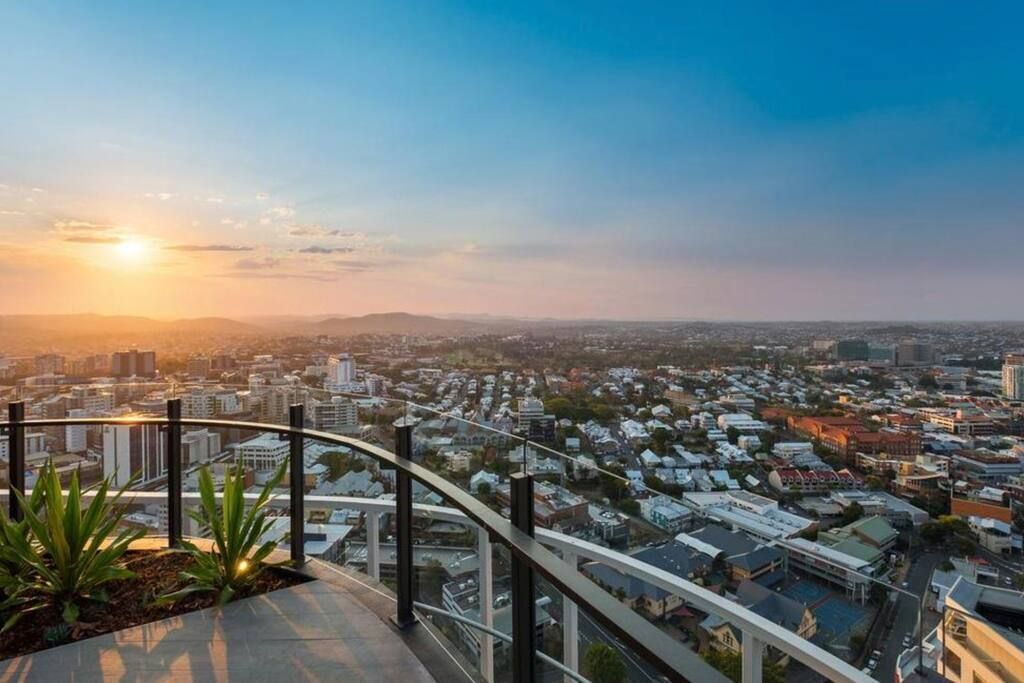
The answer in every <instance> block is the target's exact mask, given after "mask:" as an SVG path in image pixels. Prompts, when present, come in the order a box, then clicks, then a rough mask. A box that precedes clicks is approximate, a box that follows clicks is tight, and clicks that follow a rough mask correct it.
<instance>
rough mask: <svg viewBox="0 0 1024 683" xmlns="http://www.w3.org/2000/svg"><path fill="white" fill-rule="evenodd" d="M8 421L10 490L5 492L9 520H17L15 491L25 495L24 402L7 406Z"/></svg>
mask: <svg viewBox="0 0 1024 683" xmlns="http://www.w3.org/2000/svg"><path fill="white" fill-rule="evenodd" d="M7 410H8V419H9V420H10V423H11V427H10V429H9V430H8V432H7V453H8V458H7V464H8V468H7V477H8V480H9V482H10V488H9V489H8V492H7V497H8V498H9V499H10V500H9V501H8V504H9V510H10V516H11V519H14V520H19V519H21V517H22V514H21V504H20V503H19V502H18V497H17V496H15V495H14V492H15V491H21V492H22V493H25V425H23V424H20V423H22V422H24V421H25V402H24V401H12V402H11V403H10V404H9V405H8V408H7Z"/></svg>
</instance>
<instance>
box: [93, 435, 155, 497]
mask: <svg viewBox="0 0 1024 683" xmlns="http://www.w3.org/2000/svg"><path fill="white" fill-rule="evenodd" d="M166 473H167V439H166V437H165V435H164V434H163V433H162V432H161V431H160V426H159V425H104V426H103V476H104V477H113V485H114V486H118V487H119V486H124V485H125V484H127V483H128V482H129V481H130V480H131V479H132V477H137V479H136V480H135V483H136V484H140V485H141V484H146V483H148V482H151V481H153V480H155V479H159V478H160V477H162V476H164V475H165V474H166Z"/></svg>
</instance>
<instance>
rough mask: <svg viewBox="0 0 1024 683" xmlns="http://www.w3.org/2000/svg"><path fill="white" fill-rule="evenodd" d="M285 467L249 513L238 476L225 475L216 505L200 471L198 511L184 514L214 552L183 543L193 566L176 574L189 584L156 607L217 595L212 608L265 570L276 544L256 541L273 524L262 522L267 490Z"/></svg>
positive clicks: (273, 481) (209, 480)
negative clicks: (190, 597)
mask: <svg viewBox="0 0 1024 683" xmlns="http://www.w3.org/2000/svg"><path fill="white" fill-rule="evenodd" d="M285 464H286V463H282V464H281V467H279V468H278V469H277V471H276V472H275V473H274V476H272V477H271V478H270V480H269V481H267V482H266V484H264V486H263V489H262V491H260V495H259V497H258V498H257V499H256V501H255V502H254V503H253V504H252V506H251V507H249V509H248V510H246V507H245V496H244V495H243V493H244V488H245V485H244V483H243V481H242V474H241V473H240V472H233V471H228V472H227V473H226V474H225V476H224V495H223V502H222V504H221V505H220V506H219V507H218V505H217V498H216V495H215V493H214V487H213V477H212V476H210V471H209V469H208V468H206V467H203V468H202V469H201V470H200V471H199V499H200V505H199V509H198V510H189V516H190V517H191V518H192V519H194V520H195V521H196V523H198V524H199V525H200V526H201V527H204V528H206V529H209V532H210V536H211V537H212V540H213V549H212V551H211V552H207V551H204V550H201V549H199V548H198V547H196V545H195V544H194V543H190V542H188V541H182V543H181V545H182V551H183V552H186V553H188V554H189V555H191V556H192V558H193V560H194V562H195V564H194V565H193V566H192V567H191V568H189V569H188V570H186V571H183V572H181V578H182V580H184V581H186V582H187V583H188V585H187V586H185V587H184V588H182V589H181V590H177V591H174V592H172V593H167V594H165V595H162V596H160V597H159V598H157V600H156V604H166V603H170V602H174V601H176V600H180V599H181V598H184V597H186V596H188V595H193V594H195V593H216V594H217V604H218V605H223V604H225V603H228V602H230V601H231V599H232V598H234V596H235V595H236V594H237V593H238V592H239V591H240V590H242V589H243V588H245V587H246V586H248V585H249V584H251V583H252V581H253V580H254V579H255V578H256V577H257V576H259V574H260V572H262V570H263V569H264V567H266V566H268V564H267V563H265V562H264V560H266V558H267V557H269V556H270V554H271V553H272V552H274V550H275V549H277V541H266V542H264V543H262V544H259V542H260V539H261V538H263V536H264V535H266V533H267V532H268V531H269V530H270V529H271V527H272V526H273V521H272V520H270V519H268V518H267V509H266V508H267V505H268V504H269V503H270V494H271V492H272V491H273V489H274V488H276V487H277V485H278V484H280V483H281V479H282V478H284V473H285ZM257 544H259V545H258V547H257ZM279 564H281V563H279Z"/></svg>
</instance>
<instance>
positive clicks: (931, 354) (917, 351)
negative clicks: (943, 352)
mask: <svg viewBox="0 0 1024 683" xmlns="http://www.w3.org/2000/svg"><path fill="white" fill-rule="evenodd" d="M935 356H936V351H935V347H934V346H933V345H931V344H925V343H923V342H916V341H905V342H900V344H899V345H898V346H897V347H896V362H897V364H898V365H931V364H932V363H934V362H935Z"/></svg>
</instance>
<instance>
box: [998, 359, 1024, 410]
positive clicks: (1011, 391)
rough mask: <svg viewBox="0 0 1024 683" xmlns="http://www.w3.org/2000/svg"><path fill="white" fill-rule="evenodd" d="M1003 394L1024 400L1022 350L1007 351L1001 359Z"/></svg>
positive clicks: (1016, 399) (1010, 397)
mask: <svg viewBox="0 0 1024 683" xmlns="http://www.w3.org/2000/svg"><path fill="white" fill-rule="evenodd" d="M1003 396H1005V397H1006V398H1008V399H1010V400H1013V401H1021V400H1024V351H1019V352H1017V353H1008V354H1006V358H1004V359H1003Z"/></svg>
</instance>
